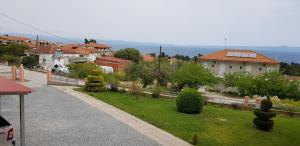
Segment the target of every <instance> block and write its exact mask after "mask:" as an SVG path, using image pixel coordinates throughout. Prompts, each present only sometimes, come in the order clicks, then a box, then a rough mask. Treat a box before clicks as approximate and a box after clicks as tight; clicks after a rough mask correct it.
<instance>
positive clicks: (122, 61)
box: [96, 56, 130, 63]
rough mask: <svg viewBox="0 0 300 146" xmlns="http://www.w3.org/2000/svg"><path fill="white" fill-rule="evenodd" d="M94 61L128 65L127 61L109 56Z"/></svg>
mask: <svg viewBox="0 0 300 146" xmlns="http://www.w3.org/2000/svg"><path fill="white" fill-rule="evenodd" d="M96 60H102V61H109V62H115V63H128V62H130V61H129V60H126V59H121V58H115V57H110V56H104V57H97V59H96Z"/></svg>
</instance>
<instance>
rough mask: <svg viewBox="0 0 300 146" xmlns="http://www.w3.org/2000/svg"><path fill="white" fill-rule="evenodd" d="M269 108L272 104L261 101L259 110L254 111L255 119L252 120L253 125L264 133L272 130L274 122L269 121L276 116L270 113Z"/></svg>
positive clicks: (265, 100)
mask: <svg viewBox="0 0 300 146" xmlns="http://www.w3.org/2000/svg"><path fill="white" fill-rule="evenodd" d="M271 108H272V102H271V101H270V100H268V99H264V100H262V101H261V105H260V109H256V110H254V115H255V116H256V117H255V118H254V119H253V123H254V124H255V125H256V127H257V128H258V129H260V130H265V131H268V130H271V129H272V127H273V125H274V121H273V120H271V119H272V118H273V117H275V116H276V113H275V112H272V111H270V109H271Z"/></svg>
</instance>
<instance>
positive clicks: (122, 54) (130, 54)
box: [114, 48, 142, 63]
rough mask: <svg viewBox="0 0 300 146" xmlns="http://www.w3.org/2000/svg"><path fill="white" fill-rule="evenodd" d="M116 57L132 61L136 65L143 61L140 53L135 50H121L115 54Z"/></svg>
mask: <svg viewBox="0 0 300 146" xmlns="http://www.w3.org/2000/svg"><path fill="white" fill-rule="evenodd" d="M114 57H116V58H122V59H127V60H131V61H133V62H135V63H139V62H140V61H141V60H142V56H141V54H140V51H139V50H137V49H135V48H125V49H121V50H119V51H117V52H116V53H115V54H114Z"/></svg>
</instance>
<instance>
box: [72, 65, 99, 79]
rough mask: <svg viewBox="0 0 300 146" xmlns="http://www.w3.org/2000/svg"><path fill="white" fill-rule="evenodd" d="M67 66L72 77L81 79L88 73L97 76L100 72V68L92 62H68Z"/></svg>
mask: <svg viewBox="0 0 300 146" xmlns="http://www.w3.org/2000/svg"><path fill="white" fill-rule="evenodd" d="M68 68H69V70H70V77H72V78H81V79H83V78H86V77H87V76H88V75H93V74H95V75H96V76H99V75H100V74H101V73H102V69H101V68H99V67H97V65H96V64H94V63H78V64H69V65H68ZM95 70H97V71H95ZM99 72H101V73H99Z"/></svg>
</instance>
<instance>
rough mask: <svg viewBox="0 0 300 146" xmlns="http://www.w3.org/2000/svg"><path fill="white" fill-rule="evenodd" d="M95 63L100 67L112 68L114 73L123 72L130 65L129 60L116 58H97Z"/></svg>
mask: <svg viewBox="0 0 300 146" xmlns="http://www.w3.org/2000/svg"><path fill="white" fill-rule="evenodd" d="M95 63H96V64H97V65H100V66H110V67H112V68H113V70H114V72H119V71H123V70H124V68H125V66H126V65H127V64H128V63H130V61H129V60H125V59H120V58H115V57H109V56H106V57H97V59H96V61H95Z"/></svg>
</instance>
